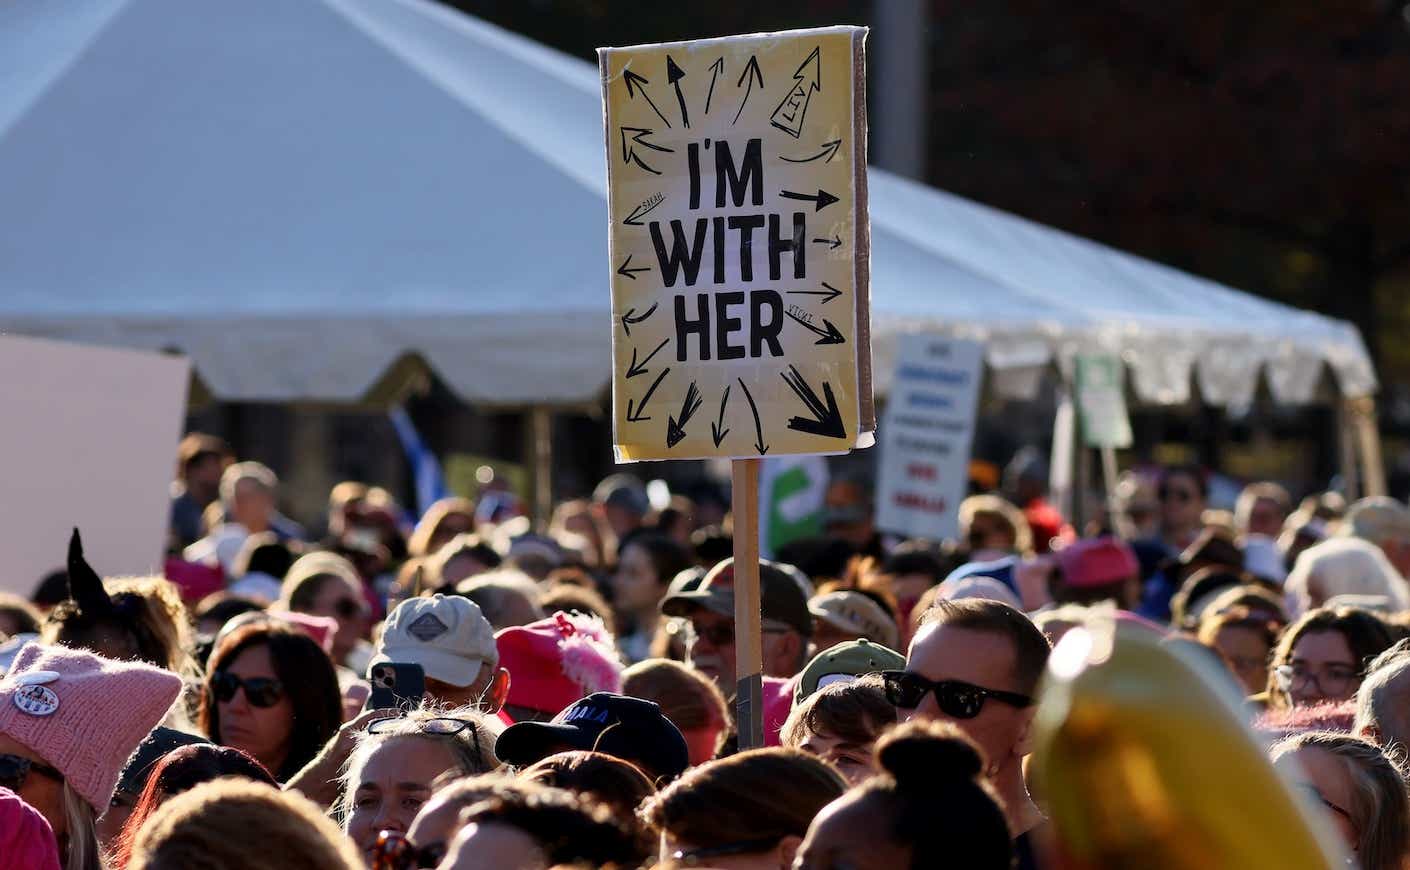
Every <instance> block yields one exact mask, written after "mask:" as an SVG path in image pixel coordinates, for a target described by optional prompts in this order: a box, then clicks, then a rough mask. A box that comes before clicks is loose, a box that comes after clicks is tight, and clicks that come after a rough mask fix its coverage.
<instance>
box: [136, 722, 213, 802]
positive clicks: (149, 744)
mask: <svg viewBox="0 0 1410 870" xmlns="http://www.w3.org/2000/svg"><path fill="white" fill-rule="evenodd" d="M193 743H210V741H209V740H207V739H206V738H204V737H197V736H196V735H194V734H187V733H186V732H184V731H177V730H176V729H174V728H165V727H162V726H158V727H156V728H153V729H152V733H150V734H148V735H147V738H146V739H145V740H143V741H142V742H141V743H139V744H137V748H136V749H135V750H133V752H132V757H131V758H129V759H128V760H127V764H126V765H124V766H123V769H122V775H121V776H120V777H118V785H117V790H118V791H120V792H126V793H128V794H130V795H132V796H133V797H134V798H135V797H136V796H137V795H139V794H141V793H142V789H144V788H146V787H147V775H148V774H150V773H151V772H152V768H153V767H156V765H157V762H158V761H161V760H162V759H163V758H165V757H166V755H167V753H169V752H172V751H174V750H177V749H180V748H181V747H183V746H190V745H191V744H193Z"/></svg>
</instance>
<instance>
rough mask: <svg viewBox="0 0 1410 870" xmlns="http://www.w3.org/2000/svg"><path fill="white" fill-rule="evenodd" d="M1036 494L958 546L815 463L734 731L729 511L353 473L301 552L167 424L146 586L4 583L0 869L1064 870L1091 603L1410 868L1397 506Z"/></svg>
mask: <svg viewBox="0 0 1410 870" xmlns="http://www.w3.org/2000/svg"><path fill="white" fill-rule="evenodd" d="M1041 479H1042V474H1041V470H1040V469H1036V468H1035V463H1034V461H1033V457H1032V456H1031V455H1021V456H1020V457H1019V458H1018V460H1017V461H1016V462H1015V463H1014V465H1013V466H1011V468H1010V473H1009V474H1007V475H1005V478H1004V480H1003V481H1002V486H1001V487H998V488H997V489H998V491H990V492H980V493H976V494H974V495H972V496H971V497H970V498H968V499H966V501H965V502H964V503H963V504H962V505H961V506H960V508H959V520H960V527H961V533H960V536H959V540H958V541H954V542H931V541H923V540H896V539H893V538H892V537H890V536H888V535H886V534H884V533H883V532H881V531H879V530H877V529H876V528H874V527H873V526H872V522H871V519H870V517H871V509H870V508H871V506H870V504H869V489H868V487H867V486H866V485H864V484H862V483H859V482H858V481H857V480H855V479H851V478H847V479H841V480H838V481H836V482H835V485H834V486H833V487H832V488H831V489H830V490H829V492H828V504H827V515H826V516H827V518H826V520H825V529H824V533H823V534H822V535H819V536H817V537H811V538H801V539H798V540H794V541H792V542H790V543H789V544H788V545H786V546H784V547H783V548H781V549H780V551H779V552H777V553H776V554H774V555H775V558H774V559H771V560H765V561H761V563H760V565H759V570H758V573H759V584H760V599H761V630H762V635H761V648H762V664H763V697H762V711H761V713H762V720H763V735H764V744H765V745H764V746H762V747H752V748H741V745H740V743H741V741H740V738H739V729H738V728H737V726H736V723H735V716H736V707H735V704H734V697H733V696H734V694H735V691H736V684H737V680H738V678H739V677H740V676H742V675H741V674H740V673H739V670H740V669H739V663H738V662H737V661H736V647H735V628H736V627H735V624H734V571H735V565H734V562H733V558H732V552H733V544H732V537H731V529H730V524H729V518H728V517H727V516H722V515H720V512H719V511H717V510H715V509H714V508H713V507H707V506H705V505H703V504H695V503H692V502H691V501H690V500H689V499H687V498H684V497H682V496H675V497H672V498H671V499H670V501H669V503H667V504H664V505H662V504H660V503H659V500H658V504H656V505H653V503H652V499H650V498H648V495H647V490H646V488H645V487H644V486H643V485H642V484H641V482H640V481H639V480H637V479H635V478H632V477H630V476H625V475H614V476H612V477H609V478H608V479H606V480H604V481H603V482H602V484H601V485H600V486H598V487H597V489H596V490H595V491H594V492H593V494H592V496H591V497H590V498H586V499H582V500H575V501H570V502H566V503H563V504H560V505H558V507H557V510H556V511H555V513H554V516H553V518H552V522H551V523H550V524H548V525H547V526H546V527H545V528H543V529H541V530H536V529H535V528H534V527H533V526H532V524H531V523H530V522H529V521H528V519H527V518H525V517H523V516H520V515H518V514H517V512H516V510H515V509H514V507H513V505H512V503H511V501H510V500H508V499H506V498H504V497H502V495H495V494H493V493H490V494H488V495H487V496H486V497H485V498H482V499H480V500H477V501H471V500H468V499H464V498H449V499H445V500H443V501H440V502H437V503H436V504H434V505H432V506H431V507H430V508H429V509H428V510H426V511H425V512H424V514H423V515H422V516H421V517H420V518H419V519H415V518H409V517H408V516H407V514H406V512H405V511H404V509H403V508H402V507H401V506H400V505H399V504H398V503H397V500H396V499H395V498H394V497H393V496H392V495H391V494H390V493H388V492H387V491H386V490H384V489H381V488H378V487H376V486H369V485H366V484H363V483H357V482H346V483H341V484H339V485H338V486H337V487H335V488H334V489H333V491H332V493H331V494H330V499H329V503H328V513H327V517H326V527H327V530H326V534H325V535H323V536H322V537H321V538H317V539H315V538H313V537H312V536H310V535H309V534H307V533H306V532H305V530H304V528H303V527H301V526H300V525H298V524H297V523H294V522H293V521H292V520H290V519H289V518H288V517H286V516H284V515H282V514H281V513H280V512H279V510H278V505H279V503H280V501H279V492H278V486H279V483H278V479H277V477H276V476H275V474H274V472H273V471H271V470H270V469H269V468H267V467H265V466H263V465H260V464H258V463H255V462H248V461H247V462H234V461H233V457H232V456H231V455H230V452H229V450H228V449H227V448H226V446H225V445H224V444H223V443H222V442H221V441H220V440H219V439H217V438H213V437H211V436H208V435H199V434H193V435H190V436H187V438H186V439H184V440H183V442H182V444H181V448H180V455H179V473H178V480H177V482H176V484H175V488H174V493H173V503H172V527H171V551H170V557H169V560H168V562H167V567H166V570H165V572H164V576H161V577H141V578H111V577H110V578H106V579H105V578H104V577H103V576H102V574H101V571H102V566H101V565H93V566H90V565H89V563H88V561H87V559H86V557H85V555H84V552H83V548H82V537H81V532H82V530H75V531H74V532H73V534H72V537H71V539H70V541H69V549H68V553H67V560H66V568H65V569H64V570H63V571H60V572H56V573H55V574H54V575H52V576H50V577H47V578H44V579H43V580H42V582H40V583H39V584H38V586H37V587H36V589H35V592H34V595H33V596H32V597H31V598H30V599H29V600H26V599H22V598H19V597H16V596H4V597H0V640H3V641H4V643H3V646H0V672H3V678H0V870H8V868H26V870H28V868H39V870H48V868H59V867H62V868H65V870H93V868H112V870H172V868H188V867H199V868H217V870H234V868H252V870H253V868H269V867H292V868H304V867H307V868H358V867H371V868H377V870H402V868H442V870H458V868H549V867H615V868H637V867H662V868H673V867H718V868H726V870H729V868H741V870H750V868H760V870H763V868H792V867H798V868H806V870H852V868H858V870H868V868H898V867H913V868H922V867H924V868H934V867H963V868H978V870H985V868H996V870H997V868H1010V867H1017V868H1037V867H1049V868H1058V867H1063V866H1065V865H1064V864H1063V863H1062V854H1063V850H1062V849H1061V847H1060V834H1061V832H1059V831H1055V830H1054V825H1053V824H1052V823H1051V822H1050V821H1049V819H1050V817H1051V815H1052V813H1051V812H1050V806H1051V805H1050V803H1049V802H1050V801H1053V800H1059V799H1061V796H1060V795H1054V794H1044V793H1042V791H1041V789H1039V788H1037V787H1036V786H1035V783H1034V781H1033V779H1032V775H1031V770H1030V765H1029V763H1028V762H1029V761H1030V757H1031V755H1032V753H1033V750H1034V734H1035V716H1036V714H1037V712H1038V710H1039V707H1040V704H1041V702H1042V692H1043V689H1044V685H1045V683H1044V679H1045V673H1046V672H1047V670H1048V667H1049V658H1050V653H1051V651H1052V649H1053V646H1054V645H1055V644H1056V643H1058V641H1059V640H1060V639H1061V638H1062V637H1064V636H1065V635H1066V634H1068V633H1070V632H1073V631H1079V630H1085V627H1088V626H1091V625H1094V624H1096V623H1097V622H1104V623H1112V622H1115V623H1119V624H1121V625H1123V626H1125V629H1124V630H1131V631H1140V632H1146V633H1149V635H1150V636H1151V637H1157V638H1160V639H1161V641H1160V642H1161V643H1162V644H1165V645H1169V646H1170V648H1171V649H1172V650H1173V653H1172V654H1178V655H1181V656H1190V657H1195V658H1197V659H1200V660H1201V661H1203V662H1205V663H1206V664H1207V665H1212V667H1211V668H1209V670H1208V672H1209V673H1211V674H1214V675H1215V677H1214V678H1213V679H1215V680H1216V681H1217V682H1219V686H1218V687H1217V689H1218V691H1220V692H1224V693H1226V694H1228V695H1229V696H1230V697H1237V698H1242V699H1243V700H1242V707H1240V708H1238V709H1239V710H1240V711H1241V712H1240V715H1242V716H1243V717H1245V719H1246V720H1247V722H1248V723H1249V724H1250V726H1251V727H1252V728H1253V729H1255V731H1256V732H1257V733H1258V734H1260V735H1263V737H1264V738H1265V740H1266V762H1267V763H1271V764H1273V765H1274V766H1275V767H1276V768H1277V769H1278V770H1280V771H1284V772H1285V774H1286V776H1287V777H1288V778H1289V780H1290V781H1292V782H1296V783H1297V786H1298V788H1299V789H1300V790H1301V792H1302V793H1303V794H1305V795H1306V796H1307V797H1308V798H1309V801H1310V802H1309V807H1310V810H1309V812H1312V813H1315V814H1318V815H1319V816H1320V818H1321V820H1322V824H1324V825H1325V826H1326V827H1327V830H1329V831H1335V832H1336V835H1337V839H1338V841H1339V842H1340V843H1341V847H1342V848H1343V849H1344V850H1345V852H1346V854H1347V855H1350V856H1352V858H1351V861H1352V862H1353V863H1354V864H1355V866H1359V867H1361V868H1363V870H1393V868H1395V870H1400V868H1405V867H1407V866H1410V806H1408V805H1410V798H1408V797H1407V785H1406V782H1407V780H1406V776H1407V770H1406V768H1405V766H1404V757H1405V756H1404V752H1405V747H1406V746H1407V745H1410V585H1407V581H1406V576H1407V573H1410V510H1407V508H1406V507H1405V505H1403V504H1401V503H1399V502H1396V501H1394V500H1391V499H1389V498H1368V499H1363V500H1361V501H1357V502H1354V503H1351V504H1347V503H1346V502H1345V500H1344V499H1342V498H1340V497H1339V496H1337V495H1336V494H1334V493H1318V494H1313V495H1310V496H1308V497H1306V498H1304V499H1302V500H1301V502H1298V503H1294V501H1293V500H1292V499H1291V498H1290V496H1289V494H1288V492H1287V491H1286V490H1285V489H1284V488H1283V487H1281V486H1279V485H1278V484H1275V483H1271V482H1259V483H1253V484H1250V485H1249V486H1247V487H1246V488H1245V489H1244V491H1243V493H1242V495H1241V496H1240V497H1239V499H1238V501H1237V503H1236V504H1235V505H1234V506H1233V509H1232V510H1231V511H1222V510H1216V509H1213V508H1211V507H1210V506H1209V504H1208V503H1207V502H1208V497H1209V488H1208V483H1207V477H1206V475H1205V473H1204V472H1203V471H1202V470H1200V469H1198V468H1194V467H1169V468H1163V469H1153V470H1152V471H1151V472H1149V473H1130V474H1128V475H1127V476H1126V477H1125V478H1123V480H1122V481H1121V485H1120V486H1119V487H1118V488H1117V491H1116V492H1114V493H1113V494H1112V498H1111V500H1110V503H1109V505H1108V509H1107V510H1105V511H1104V512H1103V513H1102V515H1101V516H1100V517H1099V518H1096V519H1094V520H1092V521H1088V522H1081V523H1073V522H1071V521H1069V520H1068V519H1066V518H1064V517H1063V516H1062V514H1061V513H1060V512H1059V511H1058V510H1056V509H1055V507H1054V506H1053V505H1051V504H1049V503H1048V502H1047V500H1046V498H1045V496H1044V492H1043V488H1042V487H1041V486H1039V485H1036V481H1039V480H1041ZM413 520H414V521H413ZM66 531H67V530H65V532H66ZM57 555H59V556H62V555H63V554H62V553H59V554H57ZM56 561H60V560H59V559H56ZM1172 703H1179V699H1173V700H1172ZM745 742H746V744H747V743H748V741H745ZM1191 751H1192V752H1193V751H1195V748H1194V747H1191ZM1315 817H1316V816H1314V818H1315ZM1152 866H1154V865H1152ZM1170 866H1200V865H1199V864H1193V865H1191V864H1183V865H1175V864H1172V865H1170ZM1205 866H1221V865H1220V864H1218V863H1217V862H1211V863H1209V864H1208V865H1205Z"/></svg>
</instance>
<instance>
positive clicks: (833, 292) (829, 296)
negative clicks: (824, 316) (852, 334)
mask: <svg viewBox="0 0 1410 870" xmlns="http://www.w3.org/2000/svg"><path fill="white" fill-rule="evenodd" d="M822 285H823V286H824V287H826V288H827V289H826V290H787V291H784V292H787V293H797V294H798V295H799V296H822V297H825V298H824V299H823V301H822V303H821V304H823V305H826V304H827V303H829V302H831V301H832V300H834V299H836V298H837V297H838V296H841V295H842V291H841V290H838V289H837V288H836V287H834V286H832V285H831V284H829V283H827V282H826V281H824V282H822ZM823 322H824V323H826V322H827V321H825V320H824V321H823Z"/></svg>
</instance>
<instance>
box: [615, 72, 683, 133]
mask: <svg viewBox="0 0 1410 870" xmlns="http://www.w3.org/2000/svg"><path fill="white" fill-rule="evenodd" d="M622 78H624V79H626V82H627V98H628V99H633V100H634V99H636V95H637V93H638V92H639V93H640V94H641V95H642V96H643V97H645V98H646V104H647V105H648V106H650V107H651V111H653V112H655V113H656V117H658V118H660V119H661V123H662V124H665V125H666V126H667V127H669V126H671V122H670V121H667V120H666V116H665V115H663V114H661V110H660V109H658V108H656V104H655V103H654V102H652V100H651V95H650V94H648V93H647V92H646V86H647V85H649V84H651V81H650V80H649V79H647V78H645V77H643V76H639V75H637V74H636V73H634V72H632V71H631V70H623V71H622ZM632 85H636V89H635V90H633V89H632Z"/></svg>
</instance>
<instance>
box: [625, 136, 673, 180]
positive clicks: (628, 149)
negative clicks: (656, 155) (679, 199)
mask: <svg viewBox="0 0 1410 870" xmlns="http://www.w3.org/2000/svg"><path fill="white" fill-rule="evenodd" d="M654 132H655V131H654V130H647V129H644V128H642V127H623V128H622V162H623V163H631V162H633V161H635V162H636V165H637V166H640V167H641V168H642V169H645V170H646V171H647V172H650V173H651V174H652V175H660V174H661V172H660V171H659V170H656V169H652V168H651V167H650V166H647V165H646V164H645V163H643V162H642V160H641V155H640V154H637V153H636V149H635V148H633V147H632V144H633V143H635V144H637V145H640V146H641V147H643V148H650V149H651V150H652V151H663V152H665V153H667V154H669V153H671V152H673V151H675V149H674V148H667V147H666V146H664V145H657V144H656V143H655V142H647V141H646V137H647V136H650V135H651V134H652V133H654ZM628 133H635V134H636V135H635V136H633V137H631V142H628V141H627V134H628Z"/></svg>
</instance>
